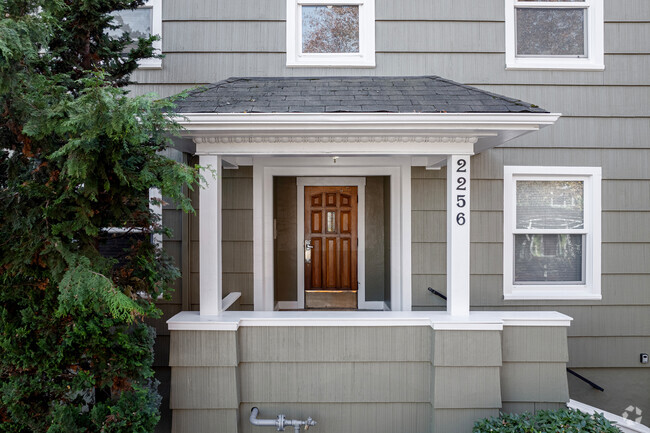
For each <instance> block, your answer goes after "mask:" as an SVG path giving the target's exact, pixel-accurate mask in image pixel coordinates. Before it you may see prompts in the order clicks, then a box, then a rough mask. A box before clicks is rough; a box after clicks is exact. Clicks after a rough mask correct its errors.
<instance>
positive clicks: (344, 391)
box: [239, 327, 431, 407]
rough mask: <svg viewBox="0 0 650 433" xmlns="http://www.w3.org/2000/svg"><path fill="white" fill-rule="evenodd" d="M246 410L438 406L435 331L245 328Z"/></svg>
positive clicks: (242, 340) (243, 383)
mask: <svg viewBox="0 0 650 433" xmlns="http://www.w3.org/2000/svg"><path fill="white" fill-rule="evenodd" d="M239 338H240V347H241V349H240V353H241V363H240V364H239V373H240V380H241V398H242V400H241V401H242V402H243V403H244V404H245V403H251V404H253V403H260V404H262V403H264V406H265V407H266V406H267V403H274V402H293V403H314V404H316V403H323V404H332V403H342V402H348V403H371V402H372V403H430V401H431V390H430V385H429V383H430V377H431V328H429V327H395V328H393V327H245V328H240V330H239Z"/></svg>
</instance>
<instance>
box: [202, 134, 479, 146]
mask: <svg viewBox="0 0 650 433" xmlns="http://www.w3.org/2000/svg"><path fill="white" fill-rule="evenodd" d="M193 140H194V143H196V144H217V143H218V144H237V143H281V144H284V143H459V144H460V143H469V144H474V143H476V142H477V141H478V137H473V136H456V137H453V136H443V137H438V136H381V135H362V136H313V135H312V136H202V137H194V138H193Z"/></svg>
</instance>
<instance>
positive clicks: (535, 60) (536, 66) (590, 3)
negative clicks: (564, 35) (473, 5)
mask: <svg viewBox="0 0 650 433" xmlns="http://www.w3.org/2000/svg"><path fill="white" fill-rule="evenodd" d="M603 2H604V0H583V1H580V2H576V1H557V2H556V1H553V2H549V1H539V0H538V1H534V0H533V1H529V0H525V1H524V0H505V13H506V16H505V21H506V25H505V29H506V39H505V41H506V47H505V48H506V69H530V70H543V69H553V70H586V71H602V70H604V69H605V56H604V51H605V42H604V41H605V36H604V34H605V30H604V29H605V21H604V11H603V10H604V5H603ZM525 8H534V9H583V10H585V24H584V37H585V46H584V47H585V55H584V56H560V55H556V56H552V55H537V56H519V55H517V51H516V50H517V9H525Z"/></svg>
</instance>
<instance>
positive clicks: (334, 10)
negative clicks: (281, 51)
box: [287, 0, 375, 67]
mask: <svg viewBox="0 0 650 433" xmlns="http://www.w3.org/2000/svg"><path fill="white" fill-rule="evenodd" d="M287 66H330V67H374V66H375V3H374V0H356V1H346V0H331V1H328V2H323V1H322V0H321V1H317V0H287Z"/></svg>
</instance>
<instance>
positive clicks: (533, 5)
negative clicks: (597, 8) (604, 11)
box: [513, 2, 589, 59]
mask: <svg viewBox="0 0 650 433" xmlns="http://www.w3.org/2000/svg"><path fill="white" fill-rule="evenodd" d="M556 5H559V6H556ZM514 9H515V10H514V23H513V25H514V38H515V41H514V42H515V47H514V49H515V52H514V55H515V58H518V59H519V58H532V59H546V58H551V59H552V58H557V59H563V58H564V59H588V58H589V5H588V4H583V3H578V6H576V3H570V2H562V3H554V2H525V3H524V4H522V3H521V2H519V3H516V4H515V8H514ZM517 9H583V10H584V14H583V33H582V38H583V47H584V53H583V54H519V52H518V51H519V49H518V48H519V43H520V42H519V37H518V19H519V15H518V14H517Z"/></svg>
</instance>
